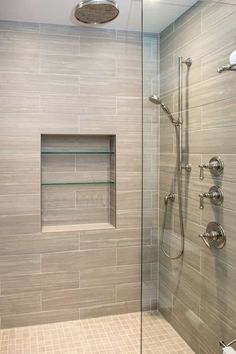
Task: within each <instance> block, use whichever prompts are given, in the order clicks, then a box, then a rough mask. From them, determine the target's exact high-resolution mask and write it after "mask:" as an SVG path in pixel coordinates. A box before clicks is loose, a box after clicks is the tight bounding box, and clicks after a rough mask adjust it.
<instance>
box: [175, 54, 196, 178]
mask: <svg viewBox="0 0 236 354" xmlns="http://www.w3.org/2000/svg"><path fill="white" fill-rule="evenodd" d="M192 63H193V62H192V59H191V58H187V59H185V60H184V59H183V58H182V57H179V58H178V77H179V83H178V126H179V146H178V147H179V166H178V168H179V171H180V172H181V171H182V169H185V170H186V171H188V172H190V171H191V166H190V165H189V164H187V165H186V166H184V167H183V156H182V152H183V136H182V134H183V127H182V126H183V64H185V65H186V66H187V68H188V69H189V68H190V66H191V65H192Z"/></svg>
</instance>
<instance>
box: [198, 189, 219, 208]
mask: <svg viewBox="0 0 236 354" xmlns="http://www.w3.org/2000/svg"><path fill="white" fill-rule="evenodd" d="M199 197H200V209H204V198H208V199H210V200H211V203H212V204H214V205H221V204H222V203H223V201H224V193H223V191H222V189H221V188H219V187H216V186H213V187H211V188H210V189H209V192H208V193H201V194H199Z"/></svg>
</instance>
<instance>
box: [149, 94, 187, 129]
mask: <svg viewBox="0 0 236 354" xmlns="http://www.w3.org/2000/svg"><path fill="white" fill-rule="evenodd" d="M149 101H150V102H152V103H154V104H159V105H160V106H161V108H162V109H163V111H164V112H166V114H167V115H168V117H169V118H170V120H171V123H172V124H174V125H176V126H178V125H179V124H180V122H179V121H178V120H175V118H174V117H173V115H172V113H171V111H170V110H169V108H168V107H167V106H166V105H165V104H164V103H163V102H162V100H161V99H160V97H158V96H157V95H152V96H150V97H149Z"/></svg>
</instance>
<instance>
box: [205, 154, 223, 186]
mask: <svg viewBox="0 0 236 354" xmlns="http://www.w3.org/2000/svg"><path fill="white" fill-rule="evenodd" d="M199 168H200V180H201V181H202V180H203V179H204V169H209V170H210V172H211V173H212V175H213V176H220V175H221V174H222V173H223V171H224V162H223V160H222V159H221V158H220V157H219V156H214V157H212V159H210V161H209V163H208V164H206V163H204V164H201V165H199Z"/></svg>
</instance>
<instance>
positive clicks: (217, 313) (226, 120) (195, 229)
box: [142, 0, 236, 354]
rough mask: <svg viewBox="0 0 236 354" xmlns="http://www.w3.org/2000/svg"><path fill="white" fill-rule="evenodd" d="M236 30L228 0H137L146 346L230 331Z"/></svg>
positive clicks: (201, 345)
mask: <svg viewBox="0 0 236 354" xmlns="http://www.w3.org/2000/svg"><path fill="white" fill-rule="evenodd" d="M151 32H152V33H151ZM153 32H154V33H153ZM154 38H155V49H154V47H153V48H152V49H150V48H151V46H150V43H151V42H152V44H153V43H154V42H153V40H154ZM235 38H236V2H235V1H230V0H229V1H227V0H226V1H181V4H180V1H174V0H172V1H168V3H167V2H165V1H160V2H159V1H152V2H151V1H148V0H144V1H143V131H144V134H143V188H144V191H143V209H144V210H143V281H142V285H143V286H142V309H143V315H142V352H143V353H148V352H150V350H151V351H152V350H153V352H158V353H166V352H167V351H170V352H171V350H173V351H174V350H176V348H178V350H179V351H180V352H181V353H182V352H183V353H198V354H220V353H222V348H221V347H220V345H219V341H222V340H223V341H225V342H226V343H229V342H231V341H232V340H233V339H234V338H235V337H236V312H235V303H236V300H235V286H234V284H235V281H236V262H235V247H236V246H235V230H236V222H235V220H236V219H235V218H236V204H235V202H234V199H235V198H234V190H235V181H236V167H235V155H236V148H235V138H236V124H235V122H236V120H235V118H236V113H235V112H236V99H235V96H236V52H235V50H236V41H235ZM158 63H159V64H158ZM154 66H155V68H156V69H155V70H153V68H154ZM152 70H153V71H152ZM150 95H151V96H152V97H151V99H150V97H149V96H150ZM154 294H156V295H155V296H156V298H154ZM232 345H233V344H232ZM234 348H236V347H234ZM181 350H182V351H181Z"/></svg>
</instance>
